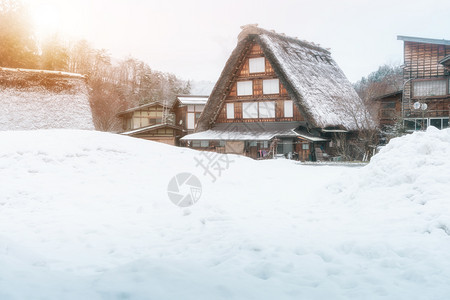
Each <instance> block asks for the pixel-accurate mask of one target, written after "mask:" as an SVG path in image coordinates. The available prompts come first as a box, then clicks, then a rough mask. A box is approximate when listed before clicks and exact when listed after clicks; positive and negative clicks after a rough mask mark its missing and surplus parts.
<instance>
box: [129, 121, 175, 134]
mask: <svg viewBox="0 0 450 300" xmlns="http://www.w3.org/2000/svg"><path fill="white" fill-rule="evenodd" d="M165 127H169V128H172V129H176V130H181V131H182V130H183V128H181V127H179V126H176V125H171V124H155V125H150V126H146V127H142V128H138V129H133V130H129V131H126V132H122V133H121V134H123V135H134V134H137V133H142V132H147V131H152V130H156V129H160V128H165Z"/></svg>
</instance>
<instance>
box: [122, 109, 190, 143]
mask: <svg viewBox="0 0 450 300" xmlns="http://www.w3.org/2000/svg"><path fill="white" fill-rule="evenodd" d="M117 116H118V117H120V118H121V119H122V128H123V130H124V131H123V132H122V133H121V134H122V135H128V136H132V137H137V138H143V139H146V140H151V141H155V142H161V143H165V144H169V145H177V143H178V139H179V138H180V137H182V136H183V128H182V127H181V126H176V125H175V114H174V113H173V111H172V108H171V107H168V106H166V105H164V104H163V103H159V102H153V103H148V104H145V105H141V106H138V107H133V108H130V109H127V110H125V111H123V112H120V113H118V114H117Z"/></svg>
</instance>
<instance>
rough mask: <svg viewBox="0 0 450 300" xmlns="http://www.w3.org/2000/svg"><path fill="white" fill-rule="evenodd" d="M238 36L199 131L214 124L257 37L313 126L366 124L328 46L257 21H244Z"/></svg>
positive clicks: (356, 126)
mask: <svg viewBox="0 0 450 300" xmlns="http://www.w3.org/2000/svg"><path fill="white" fill-rule="evenodd" d="M238 39H239V41H238V44H237V46H236V48H235V49H234V51H233V53H232V54H231V56H230V58H229V59H228V61H227V63H226V65H225V68H224V69H223V71H222V74H221V76H220V78H219V80H218V81H217V83H216V85H215V87H214V89H213V91H212V93H211V96H210V98H209V101H208V103H207V104H206V107H205V110H204V111H203V113H202V115H201V117H200V119H199V123H198V130H197V131H203V130H206V129H208V128H210V127H211V125H212V124H213V123H214V121H215V119H216V117H217V114H218V112H219V110H220V108H221V106H222V103H223V101H224V99H225V97H226V96H227V94H228V92H229V90H230V88H231V86H230V85H231V82H232V81H233V80H234V79H235V78H236V76H237V73H238V68H239V67H240V65H241V62H242V59H243V57H244V55H245V52H246V51H247V49H248V45H249V44H250V43H252V42H256V43H258V44H259V45H260V46H261V48H262V49H263V51H264V55H265V57H266V59H268V60H269V62H270V63H271V65H272V67H273V69H274V70H275V73H276V75H277V76H278V78H279V79H280V81H281V83H282V84H283V85H284V86H285V87H286V89H287V91H288V93H289V96H290V97H291V98H292V99H293V100H294V102H295V103H296V105H297V108H298V109H299V110H300V112H301V113H302V114H303V116H304V117H305V119H306V120H307V121H308V123H309V126H310V127H317V128H319V127H320V128H325V127H329V126H333V127H335V126H341V127H344V128H346V129H348V130H357V129H360V128H361V127H364V125H363V124H364V120H363V119H364V112H363V110H364V104H363V102H362V100H361V99H360V98H359V96H358V95H357V94H356V92H355V90H354V89H353V87H352V85H351V83H350V82H349V81H348V79H347V78H346V77H345V75H344V73H343V72H342V70H341V69H340V68H339V66H338V65H337V64H336V62H335V61H334V60H333V59H332V58H331V54H330V52H329V51H328V50H326V49H324V48H321V47H319V46H318V45H315V44H313V43H308V42H305V41H300V40H298V39H296V38H291V37H287V36H285V35H282V34H277V33H274V32H271V31H267V30H265V29H262V28H259V27H257V26H256V25H248V26H244V27H243V31H242V32H241V33H240V35H239V38H238Z"/></svg>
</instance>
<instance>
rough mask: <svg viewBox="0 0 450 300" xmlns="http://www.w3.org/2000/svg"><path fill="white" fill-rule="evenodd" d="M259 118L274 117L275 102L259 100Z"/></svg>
mask: <svg viewBox="0 0 450 300" xmlns="http://www.w3.org/2000/svg"><path fill="white" fill-rule="evenodd" d="M259 117H260V118H275V102H274V101H270V102H259Z"/></svg>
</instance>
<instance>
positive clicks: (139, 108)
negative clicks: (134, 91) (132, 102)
mask: <svg viewBox="0 0 450 300" xmlns="http://www.w3.org/2000/svg"><path fill="white" fill-rule="evenodd" d="M152 106H162V107H166V108H171V106H167V105H165V104H164V103H161V102H151V103H147V104H143V105H139V106H136V107H132V108H129V109H127V110H124V111H121V112H119V113H117V116H122V115H126V114H128V113H132V112H134V111H138V110H141V109H145V108H148V107H152Z"/></svg>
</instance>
